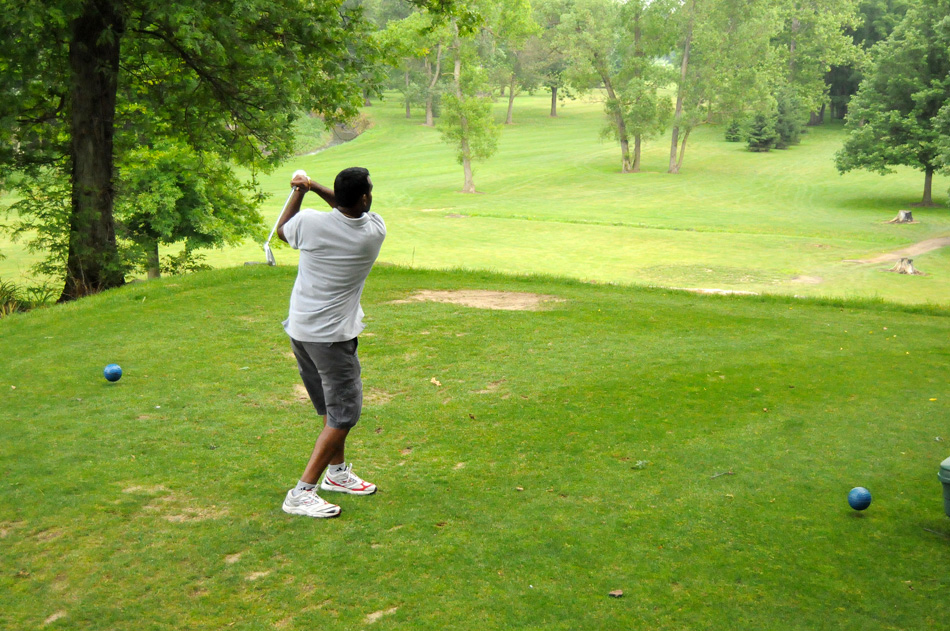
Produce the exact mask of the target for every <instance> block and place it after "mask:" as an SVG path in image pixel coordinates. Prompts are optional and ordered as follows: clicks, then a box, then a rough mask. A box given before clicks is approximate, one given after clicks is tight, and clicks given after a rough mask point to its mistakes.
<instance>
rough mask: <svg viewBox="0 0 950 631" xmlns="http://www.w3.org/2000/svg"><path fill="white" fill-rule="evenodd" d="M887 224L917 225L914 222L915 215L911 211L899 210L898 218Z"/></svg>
mask: <svg viewBox="0 0 950 631" xmlns="http://www.w3.org/2000/svg"><path fill="white" fill-rule="evenodd" d="M887 223H917V222H916V221H914V213H912V212H911V211H909V210H899V211H897V216H896V217H894V218H893V219H891V220H890V221H888V222H887Z"/></svg>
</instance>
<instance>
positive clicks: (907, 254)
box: [846, 237, 950, 263]
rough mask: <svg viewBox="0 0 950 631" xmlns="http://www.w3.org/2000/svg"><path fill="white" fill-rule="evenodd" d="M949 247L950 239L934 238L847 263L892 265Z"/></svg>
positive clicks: (850, 260)
mask: <svg viewBox="0 0 950 631" xmlns="http://www.w3.org/2000/svg"><path fill="white" fill-rule="evenodd" d="M947 246H950V237H936V238H934V239H925V240H924V241H921V242H920V243H915V244H914V245H911V246H908V247H906V248H903V249H901V250H894V251H893V252H888V253H887V254H881V255H879V256H874V257H871V258H868V259H849V260H847V261H846V262H847V263H892V262H896V261H899V260H901V259H902V258H911V257H914V256H917V255H918V254H926V253H927V252H932V251H933V250H939V249H940V248H945V247H947Z"/></svg>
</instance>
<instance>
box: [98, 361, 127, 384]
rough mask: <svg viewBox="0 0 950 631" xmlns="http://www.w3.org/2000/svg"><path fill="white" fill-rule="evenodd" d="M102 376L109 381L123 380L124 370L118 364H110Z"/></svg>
mask: <svg viewBox="0 0 950 631" xmlns="http://www.w3.org/2000/svg"><path fill="white" fill-rule="evenodd" d="M102 375H103V376H104V377H105V378H106V379H107V380H108V381H118V380H119V379H121V378H122V368H121V367H119V365H118V364H109V365H108V366H106V367H105V370H103V371H102Z"/></svg>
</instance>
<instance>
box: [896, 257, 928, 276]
mask: <svg viewBox="0 0 950 631" xmlns="http://www.w3.org/2000/svg"><path fill="white" fill-rule="evenodd" d="M888 271H890V272H897V273H898V274H910V275H911V276H923V275H924V273H923V272H921V271H918V270H916V269H914V259H907V258H902V259H901V260H900V261H898V262H897V263H896V264H895V265H894V267H892V268H891V269H890V270H888Z"/></svg>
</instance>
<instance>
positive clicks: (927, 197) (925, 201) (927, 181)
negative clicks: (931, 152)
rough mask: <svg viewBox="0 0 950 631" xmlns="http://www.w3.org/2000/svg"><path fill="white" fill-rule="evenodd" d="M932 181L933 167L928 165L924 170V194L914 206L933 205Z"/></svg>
mask: <svg viewBox="0 0 950 631" xmlns="http://www.w3.org/2000/svg"><path fill="white" fill-rule="evenodd" d="M933 182H934V168H933V167H931V166H928V167H927V169H926V171H924V196H923V198H922V199H921V200H920V203H919V204H914V206H933V205H934V200H933V197H932V195H931V191H932V190H933Z"/></svg>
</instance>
